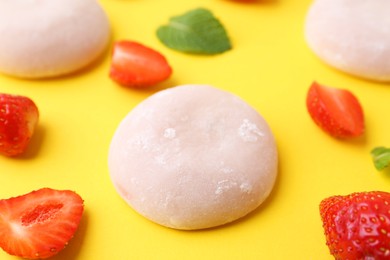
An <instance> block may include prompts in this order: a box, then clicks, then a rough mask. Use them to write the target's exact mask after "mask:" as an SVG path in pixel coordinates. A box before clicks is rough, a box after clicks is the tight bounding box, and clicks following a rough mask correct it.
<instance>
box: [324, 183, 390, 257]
mask: <svg viewBox="0 0 390 260" xmlns="http://www.w3.org/2000/svg"><path fill="white" fill-rule="evenodd" d="M320 214H321V219H322V221H323V227H324V231H325V237H326V244H327V245H328V247H329V250H330V253H331V254H332V255H333V256H334V257H335V259H338V260H368V259H372V260H374V259H375V260H385V259H390V193H388V192H382V191H371V192H357V193H352V194H349V195H346V196H332V197H329V198H326V199H324V200H323V201H321V203H320Z"/></svg>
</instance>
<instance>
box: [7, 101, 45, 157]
mask: <svg viewBox="0 0 390 260" xmlns="http://www.w3.org/2000/svg"><path fill="white" fill-rule="evenodd" d="M38 118H39V112H38V108H37V106H36V105H35V103H34V102H33V101H32V100H31V99H29V98H28V97H24V96H17V95H10V94H0V154H3V155H6V156H16V155H20V154H22V153H23V152H24V151H25V150H26V149H27V146H28V144H29V142H30V139H31V136H32V135H33V133H34V129H35V126H36V124H37V122H38Z"/></svg>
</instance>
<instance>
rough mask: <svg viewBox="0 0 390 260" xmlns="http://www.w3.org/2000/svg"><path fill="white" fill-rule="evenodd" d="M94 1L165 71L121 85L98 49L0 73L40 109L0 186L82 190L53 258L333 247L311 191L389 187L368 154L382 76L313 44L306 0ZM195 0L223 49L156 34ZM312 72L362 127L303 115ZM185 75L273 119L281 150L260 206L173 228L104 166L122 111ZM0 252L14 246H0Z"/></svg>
mask: <svg viewBox="0 0 390 260" xmlns="http://www.w3.org/2000/svg"><path fill="white" fill-rule="evenodd" d="M100 2H101V4H102V6H103V8H104V9H105V10H106V12H107V15H108V16H109V19H110V21H111V25H112V32H113V35H112V41H116V40H120V39H130V40H136V41H138V42H141V43H143V44H145V45H148V46H150V47H152V48H155V49H156V50H159V51H160V52H161V53H163V54H164V55H165V56H166V58H167V59H168V60H169V62H170V64H171V65H172V67H173V70H174V73H173V75H172V77H171V78H170V79H169V80H168V81H166V82H164V83H162V84H160V85H159V86H158V87H157V88H154V89H149V90H134V89H126V88H124V87H120V86H118V85H117V84H115V83H114V82H113V81H111V80H110V79H109V77H108V70H109V65H110V50H108V51H107V53H105V54H104V56H103V57H102V59H100V60H99V61H98V62H97V63H95V64H94V65H93V66H91V67H89V68H88V69H86V70H83V71H81V72H79V73H76V74H73V75H71V76H67V77H61V78H57V79H50V80H35V81H34V80H21V79H16V78H12V77H9V76H5V75H0V92H6V93H14V94H20V95H26V96H29V97H30V98H32V99H33V100H34V101H35V102H36V104H37V106H38V107H39V110H40V122H39V125H38V128H37V131H36V133H35V135H34V137H33V139H32V143H31V146H30V147H29V149H28V151H27V153H26V154H25V155H24V156H22V157H20V158H6V157H1V158H0V167H1V168H0V183H1V189H0V198H8V197H11V196H17V195H21V194H24V193H28V192H30V191H32V190H34V189H39V188H42V187H51V188H56V189H72V190H75V191H76V192H78V193H79V194H80V195H81V196H82V197H83V198H84V200H85V215H84V216H83V219H82V222H81V226H80V228H79V230H78V232H77V233H76V235H75V237H74V239H73V240H71V242H70V244H69V245H68V247H67V248H66V249H65V250H64V251H62V252H61V253H60V254H59V255H58V256H56V257H54V258H53V259H57V260H72V259H77V260H87V259H88V260H89V259H93V260H101V259H104V260H106V259H114V260H127V259H213V260H215V259H276V260H284V259H297V260H302V259H305V260H330V259H333V258H332V257H331V256H330V255H329V252H328V249H327V247H326V245H325V238H324V235H323V230H322V226H321V221H320V217H319V212H318V205H319V202H320V201H321V200H322V199H323V198H325V197H327V196H331V195H336V194H347V193H351V192H355V191H367V190H384V191H386V190H389V187H390V186H389V185H390V175H389V174H390V172H386V171H385V172H377V171H376V170H375V168H374V166H373V164H372V161H371V157H370V150H371V149H372V148H374V147H375V146H378V145H384V146H390V134H389V133H390V120H389V119H388V117H389V111H390V86H389V85H388V84H381V83H374V82H368V81H365V80H361V79H358V78H354V77H352V76H349V75H346V74H343V73H341V72H338V71H336V70H334V69H332V68H330V67H328V66H327V65H325V64H324V63H322V62H321V61H320V60H318V59H317V58H316V57H315V56H314V55H313V54H312V52H311V51H310V50H309V49H308V47H307V45H306V44H305V41H304V37H303V24H304V18H305V14H306V12H307V9H308V7H309V5H310V3H311V0H289V1H287V0H259V1H257V2H254V3H240V2H233V1H228V0H196V1H192V0H185V1H177V0H101V1H100ZM197 7H204V8H208V9H209V10H211V11H212V12H213V13H214V15H215V16H217V17H218V18H219V19H220V20H221V22H222V23H223V24H224V25H225V28H226V30H227V31H228V34H229V36H230V38H231V40H232V44H233V49H232V50H231V51H228V52H226V53H224V54H221V55H215V56H199V55H190V54H182V53H179V52H176V51H173V50H170V49H168V48H167V47H165V46H164V45H162V44H161V43H160V42H159V40H158V39H157V37H156V34H155V32H156V29H157V28H158V27H159V26H160V25H162V24H164V23H166V22H167V21H168V19H169V18H170V17H171V16H174V15H179V14H182V13H184V12H186V11H189V10H191V9H194V8H197ZM42 40H44V39H42ZM48 55H50V53H48ZM26 62H28V61H26ZM313 80H316V81H318V82H320V83H322V84H325V85H329V86H334V87H338V88H346V89H349V90H351V91H352V92H353V93H354V94H355V95H356V96H357V97H358V98H359V100H360V102H361V104H362V106H363V109H364V112H365V116H366V134H365V136H364V138H360V139H358V140H352V141H347V140H344V141H343V140H336V139H334V138H332V137H330V136H329V135H327V134H326V133H324V132H323V131H321V130H320V129H319V128H318V127H317V126H316V125H315V124H314V123H313V121H312V120H311V118H310V117H309V115H308V113H307V111H306V106H305V98H306V92H307V90H308V87H309V86H310V84H311V82H312V81H313ZM189 83H198V84H210V85H213V86H215V87H218V88H220V89H224V90H227V91H230V92H232V93H234V94H237V95H238V96H240V97H241V98H242V99H244V100H246V101H247V102H248V103H249V104H251V105H252V106H253V107H254V108H255V109H256V110H257V111H258V112H259V113H261V114H262V115H263V116H264V117H265V119H266V120H267V121H268V123H269V125H270V127H271V128H272V130H273V132H274V135H275V138H276V140H277V144H278V149H279V159H280V164H279V176H278V179H277V183H276V186H275V188H274V191H273V193H272V194H271V196H270V197H269V199H268V200H267V201H266V202H265V203H264V204H263V205H262V206H261V207H260V208H259V209H258V210H256V211H255V212H254V213H252V214H250V215H249V216H247V217H245V218H244V219H242V220H240V221H237V222H235V223H232V224H229V225H226V226H223V227H219V228H215V229H210V230H203V231H177V230H172V229H168V228H165V227H161V226H159V225H157V224H154V223H152V222H150V221H148V220H146V219H144V218H143V217H141V216H140V215H138V214H137V213H136V212H134V211H133V210H132V209H131V208H130V207H129V206H127V205H126V204H125V202H124V201H123V200H122V199H121V198H120V197H119V195H117V193H116V191H115V190H114V187H113V185H112V183H111V181H110V178H109V173H108V167H107V154H108V147H109V144H110V141H111V138H112V135H113V133H114V131H115V129H116V127H117V126H118V124H119V122H120V121H121V120H122V118H123V117H124V116H125V115H126V114H127V113H128V112H129V111H130V110H131V109H132V108H133V107H134V106H136V105H137V104H138V103H139V102H141V101H142V100H143V99H145V98H146V97H148V96H150V95H151V94H153V93H154V92H155V91H158V90H159V89H164V88H168V87H172V86H176V85H181V84H189ZM0 259H1V260H3V259H4V260H8V259H15V258H14V257H11V256H8V255H7V254H6V253H4V252H2V251H0Z"/></svg>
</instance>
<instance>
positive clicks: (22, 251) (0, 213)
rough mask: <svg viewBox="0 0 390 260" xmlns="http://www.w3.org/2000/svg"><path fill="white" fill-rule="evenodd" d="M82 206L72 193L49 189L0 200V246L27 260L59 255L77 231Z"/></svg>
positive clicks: (76, 195)
mask: <svg viewBox="0 0 390 260" xmlns="http://www.w3.org/2000/svg"><path fill="white" fill-rule="evenodd" d="M83 203H84V202H83V199H82V198H81V197H80V196H79V195H78V194H76V193H75V192H73V191H69V190H53V189H49V188H43V189H40V190H36V191H33V192H31V193H28V194H25V195H22V196H18V197H13V198H9V199H3V200H0V247H1V248H2V249H3V250H4V251H6V252H7V253H9V254H11V255H15V256H19V257H23V258H28V259H42V258H48V257H51V256H53V255H55V254H57V253H58V252H59V251H61V250H62V249H63V248H64V247H65V245H66V244H67V243H68V241H69V240H70V239H71V238H72V237H73V235H74V233H75V232H76V230H77V228H78V226H79V223H80V220H81V217H82V213H83V211H84V204H83Z"/></svg>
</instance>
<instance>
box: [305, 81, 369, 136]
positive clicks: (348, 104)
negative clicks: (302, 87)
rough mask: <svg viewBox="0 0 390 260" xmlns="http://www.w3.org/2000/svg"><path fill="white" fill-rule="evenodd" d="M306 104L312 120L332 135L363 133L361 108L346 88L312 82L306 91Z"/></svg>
mask: <svg viewBox="0 0 390 260" xmlns="http://www.w3.org/2000/svg"><path fill="white" fill-rule="evenodd" d="M306 106H307V110H308V112H309V114H310V116H311V118H312V119H313V121H314V122H315V123H316V124H317V125H318V126H319V127H320V128H322V129H323V130H324V131H325V132H327V133H329V134H330V135H332V136H334V137H337V138H352V137H358V136H361V135H363V133H364V128H365V126H364V115H363V109H362V107H361V105H360V103H359V101H358V99H357V98H356V97H355V96H354V95H353V94H352V93H351V92H350V91H348V90H345V89H337V88H331V87H327V86H323V85H320V84H318V83H317V82H314V83H313V84H312V85H311V86H310V88H309V91H308V93H307V98H306Z"/></svg>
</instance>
